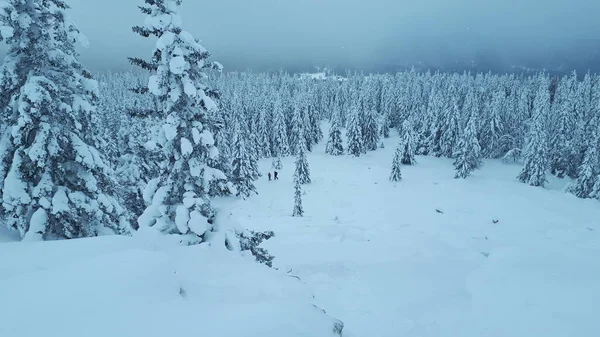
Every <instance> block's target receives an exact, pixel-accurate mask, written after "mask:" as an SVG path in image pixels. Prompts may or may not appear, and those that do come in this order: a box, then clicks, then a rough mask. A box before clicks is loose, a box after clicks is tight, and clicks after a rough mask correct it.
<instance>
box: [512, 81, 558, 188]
mask: <svg viewBox="0 0 600 337" xmlns="http://www.w3.org/2000/svg"><path fill="white" fill-rule="evenodd" d="M539 81H540V84H539V87H538V90H537V94H536V96H535V100H534V102H533V116H532V121H531V126H530V130H529V135H528V142H527V146H526V147H525V151H524V154H523V156H524V158H525V163H524V166H523V169H522V170H521V173H519V175H518V179H519V180H520V181H521V182H523V183H526V184H529V185H531V186H544V185H545V184H546V171H547V170H548V145H547V133H546V127H545V126H546V117H547V115H548V112H549V109H550V92H549V91H548V87H549V80H548V78H547V77H546V76H545V75H542V77H541V78H540V80H539Z"/></svg>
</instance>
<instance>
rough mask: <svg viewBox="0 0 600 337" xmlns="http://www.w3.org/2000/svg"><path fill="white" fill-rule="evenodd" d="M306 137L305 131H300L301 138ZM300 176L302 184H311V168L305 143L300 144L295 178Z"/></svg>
mask: <svg viewBox="0 0 600 337" xmlns="http://www.w3.org/2000/svg"><path fill="white" fill-rule="evenodd" d="M303 136H304V130H302V129H300V137H303ZM296 175H297V176H298V180H299V181H300V184H310V182H311V180H310V168H309V167H308V158H307V157H306V147H305V143H304V142H300V144H298V154H297V155H296V171H295V172H294V176H296Z"/></svg>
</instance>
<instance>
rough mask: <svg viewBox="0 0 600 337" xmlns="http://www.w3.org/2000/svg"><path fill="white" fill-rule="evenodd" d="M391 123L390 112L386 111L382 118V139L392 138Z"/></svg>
mask: <svg viewBox="0 0 600 337" xmlns="http://www.w3.org/2000/svg"><path fill="white" fill-rule="evenodd" d="M390 123H391V122H390V113H389V111H388V110H385V112H384V114H383V116H382V117H381V132H380V133H381V137H383V138H390Z"/></svg>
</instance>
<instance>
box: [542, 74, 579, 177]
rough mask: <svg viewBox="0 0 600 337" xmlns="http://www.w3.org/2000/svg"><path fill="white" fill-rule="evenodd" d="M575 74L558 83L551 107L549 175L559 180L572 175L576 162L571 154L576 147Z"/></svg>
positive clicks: (574, 151)
mask: <svg viewBox="0 0 600 337" xmlns="http://www.w3.org/2000/svg"><path fill="white" fill-rule="evenodd" d="M576 85H577V74H575V73H573V75H572V76H571V77H569V78H566V79H563V80H561V81H560V83H559V85H558V88H557V89H556V94H555V99H554V104H553V105H552V112H553V113H552V115H553V116H552V117H553V120H552V121H553V125H552V129H553V132H552V135H551V136H550V141H549V148H550V163H549V166H550V173H552V174H554V175H556V176H557V177H559V178H563V177H564V176H565V175H572V173H573V171H576V168H574V167H573V166H574V164H575V163H576V162H577V160H576V158H574V156H573V154H574V153H576V152H577V151H576V146H574V145H575V144H573V140H574V139H573V137H574V135H575V132H576V129H577V114H576V109H575V108H576V103H577V100H576V98H577V96H576V91H575V87H576Z"/></svg>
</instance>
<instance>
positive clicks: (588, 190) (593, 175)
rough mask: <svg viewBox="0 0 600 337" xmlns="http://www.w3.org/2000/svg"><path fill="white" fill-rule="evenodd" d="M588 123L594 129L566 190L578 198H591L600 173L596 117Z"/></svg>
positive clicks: (599, 143) (598, 133)
mask: <svg viewBox="0 0 600 337" xmlns="http://www.w3.org/2000/svg"><path fill="white" fill-rule="evenodd" d="M590 124H593V125H595V126H594V127H592V129H593V130H594V132H593V135H591V137H590V139H589V140H588V142H587V149H586V151H585V155H584V157H583V162H582V163H581V165H580V167H579V172H578V175H577V179H576V180H575V182H573V184H571V185H570V186H569V187H568V188H567V191H568V192H570V193H572V194H574V195H575V196H577V197H578V198H591V197H594V196H595V193H594V187H595V185H596V183H597V180H598V174H600V167H599V165H600V162H599V158H598V155H599V153H598V145H600V132H599V131H598V122H597V118H593V119H592V121H591V122H590Z"/></svg>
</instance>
